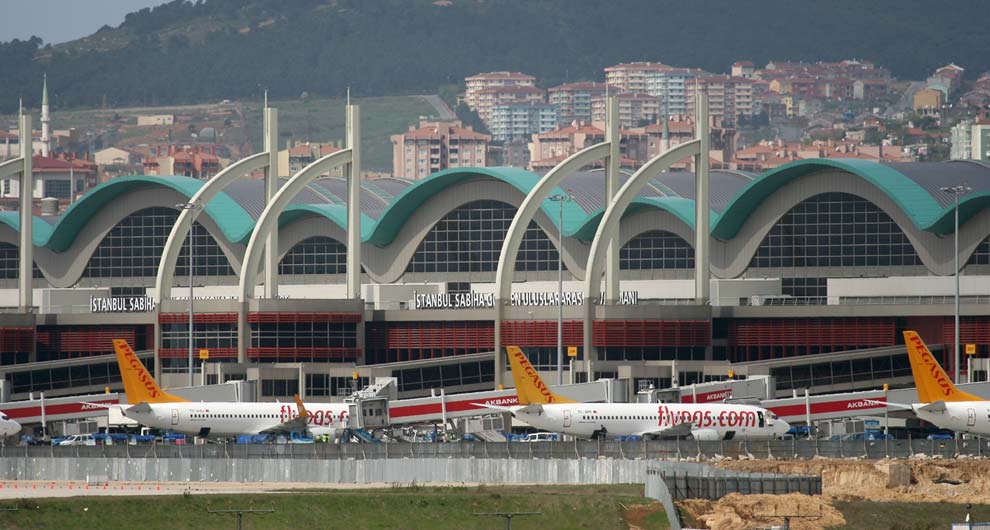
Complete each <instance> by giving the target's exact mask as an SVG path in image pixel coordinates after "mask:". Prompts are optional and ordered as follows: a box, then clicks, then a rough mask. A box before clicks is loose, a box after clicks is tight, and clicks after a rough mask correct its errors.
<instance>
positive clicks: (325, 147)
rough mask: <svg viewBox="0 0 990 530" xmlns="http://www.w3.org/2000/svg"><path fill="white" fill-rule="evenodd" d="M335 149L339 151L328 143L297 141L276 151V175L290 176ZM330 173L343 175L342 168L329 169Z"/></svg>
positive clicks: (334, 151) (338, 149) (333, 151)
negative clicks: (286, 147)
mask: <svg viewBox="0 0 990 530" xmlns="http://www.w3.org/2000/svg"><path fill="white" fill-rule="evenodd" d="M337 151H340V148H339V147H337V146H336V145H334V144H330V143H317V142H312V143H311V142H305V143H304V142H298V143H296V145H294V146H292V147H290V148H288V149H282V150H281V151H279V152H278V176H280V177H289V176H292V175H294V174H296V173H298V172H299V170H301V169H303V168H304V167H306V166H308V165H309V164H311V163H313V162H315V161H316V160H317V159H318V158H323V157H325V156H327V155H329V154H333V153H336V152H337ZM330 175H331V176H340V175H343V168H339V167H338V168H334V169H333V170H332V171H330Z"/></svg>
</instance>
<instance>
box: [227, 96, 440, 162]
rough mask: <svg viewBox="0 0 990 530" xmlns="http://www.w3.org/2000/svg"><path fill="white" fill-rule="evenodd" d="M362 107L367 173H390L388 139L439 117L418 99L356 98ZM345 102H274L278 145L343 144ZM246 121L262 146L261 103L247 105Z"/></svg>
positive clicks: (321, 100) (389, 141)
mask: <svg viewBox="0 0 990 530" xmlns="http://www.w3.org/2000/svg"><path fill="white" fill-rule="evenodd" d="M351 101H352V102H353V103H354V104H356V105H360V106H361V146H362V151H361V165H362V167H363V169H365V170H375V171H391V169H392V143H391V140H389V136H391V135H393V134H399V133H401V132H403V131H405V130H406V129H407V128H408V126H409V125H412V124H414V123H416V122H417V120H418V119H419V117H420V116H432V115H435V114H436V110H434V108H433V106H432V105H430V104H429V103H427V102H426V101H424V100H423V99H422V98H418V97H416V96H389V97H379V98H360V99H358V98H355V99H352V100H351ZM346 103H347V102H346V100H345V99H342V98H334V99H316V98H311V99H306V100H299V99H295V100H283V101H272V102H270V103H269V104H270V105H271V106H273V107H276V108H278V121H279V134H280V136H281V138H280V139H279V141H280V142H281V144H282V147H283V148H284V147H285V141H286V140H287V139H292V140H298V141H313V142H330V141H343V140H344V135H345V133H346V130H345V128H344V126H345V122H344V106H345V105H346ZM243 110H244V119H245V122H246V125H247V130H248V131H249V132H250V134H251V141H252V143H253V144H254V145H261V143H260V142H261V126H262V115H261V102H259V101H250V102H244V105H243Z"/></svg>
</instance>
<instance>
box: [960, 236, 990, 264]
mask: <svg viewBox="0 0 990 530" xmlns="http://www.w3.org/2000/svg"><path fill="white" fill-rule="evenodd" d="M966 264H967V265H990V237H988V238H986V239H984V240H983V242H982V243H980V244H979V245H977V246H976V250H974V251H973V254H972V255H970V257H969V260H967V261H966Z"/></svg>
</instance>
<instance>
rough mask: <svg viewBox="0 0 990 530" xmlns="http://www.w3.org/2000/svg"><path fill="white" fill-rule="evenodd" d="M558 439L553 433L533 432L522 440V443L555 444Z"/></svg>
mask: <svg viewBox="0 0 990 530" xmlns="http://www.w3.org/2000/svg"><path fill="white" fill-rule="evenodd" d="M558 439H559V437H558V436H557V433H555V432H533V433H529V434H527V435H526V437H525V438H523V439H522V441H524V442H556V441H557V440H558Z"/></svg>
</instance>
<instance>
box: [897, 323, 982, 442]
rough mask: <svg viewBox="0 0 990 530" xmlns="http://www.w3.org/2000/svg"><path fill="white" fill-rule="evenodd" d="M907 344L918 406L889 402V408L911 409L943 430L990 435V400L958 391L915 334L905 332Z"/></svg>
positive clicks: (916, 404) (915, 404) (919, 416)
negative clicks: (916, 390)
mask: <svg viewBox="0 0 990 530" xmlns="http://www.w3.org/2000/svg"><path fill="white" fill-rule="evenodd" d="M904 343H905V345H907V351H908V360H909V361H910V362H911V373H912V374H913V375H914V384H915V386H916V387H917V389H918V401H919V403H914V404H911V405H901V404H898V403H889V402H888V403H887V406H889V407H892V408H899V409H905V410H911V411H912V412H914V414H915V415H916V416H917V417H918V418H919V419H922V420H925V421H927V422H928V423H931V424H932V425H935V426H937V427H939V428H941V429H949V430H952V431H955V432H964V433H969V434H979V435H988V434H990V401H987V400H986V399H984V398H981V397H979V396H975V395H973V394H970V393H968V392H963V391H962V390H959V389H958V388H956V385H954V384H952V380H951V379H949V376H948V375H947V374H946V373H945V371H944V370H942V367H941V366H940V365H939V364H938V361H937V360H935V357H934V356H933V355H932V352H931V351H929V350H928V347H927V346H925V342H924V341H923V340H921V337H919V336H918V334H917V333H916V332H914V331H905V332H904Z"/></svg>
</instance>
